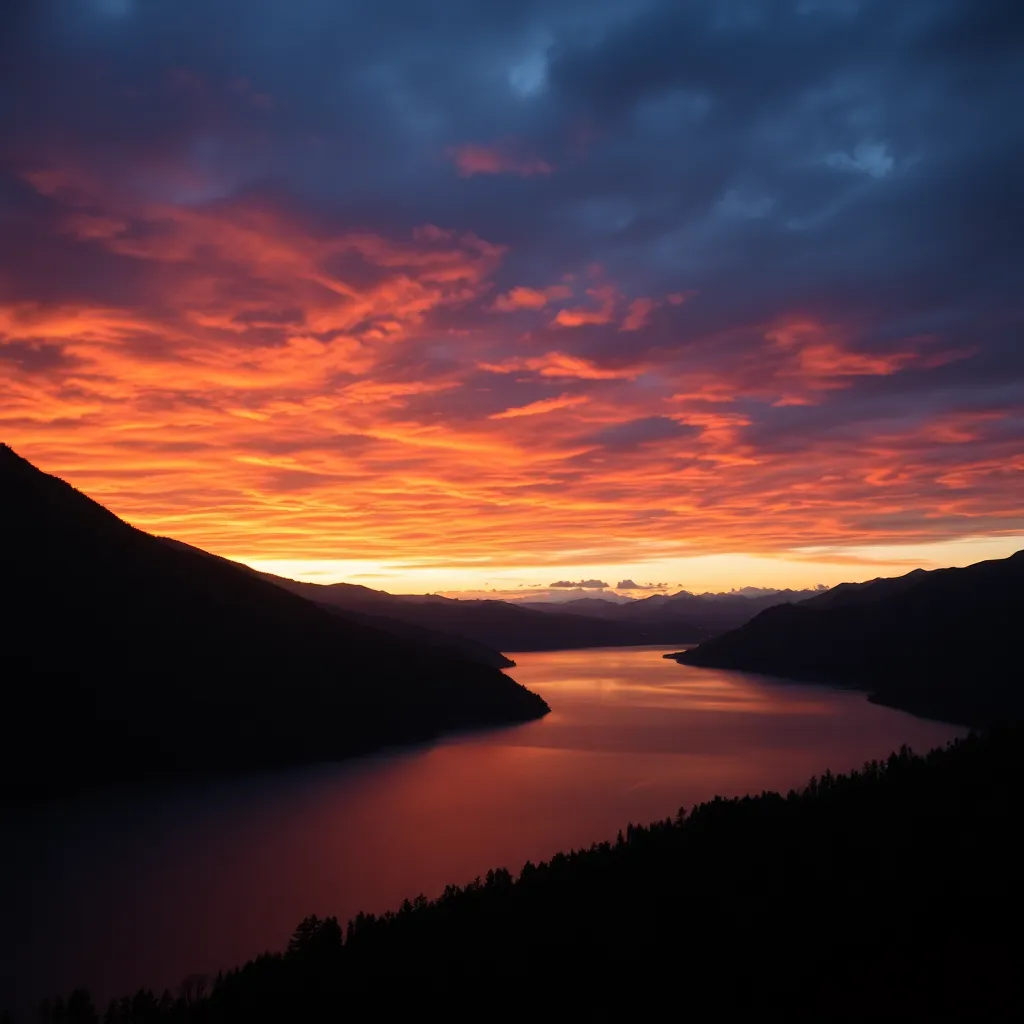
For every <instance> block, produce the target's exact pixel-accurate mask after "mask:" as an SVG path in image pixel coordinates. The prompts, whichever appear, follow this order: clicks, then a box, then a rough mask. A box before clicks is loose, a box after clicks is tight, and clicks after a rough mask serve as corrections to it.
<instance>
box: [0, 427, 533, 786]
mask: <svg viewBox="0 0 1024 1024" xmlns="http://www.w3.org/2000/svg"><path fill="white" fill-rule="evenodd" d="M0 495H2V500H0V537H2V538H3V539H2V545H0V570H2V576H0V586H2V587H3V593H4V601H3V605H4V608H5V611H4V613H3V615H2V616H0V652H2V673H0V695H2V698H3V704H4V713H3V725H4V728H3V739H2V742H0V792H3V793H8V794H11V793H25V792H33V791H51V790H61V789H66V788H69V787H73V786H78V785H87V784H91V783H95V782H108V781H124V780H128V781H134V780H136V779H139V778H141V777H145V776H152V775H164V774H178V773H182V772H206V771H210V770H221V769H237V768H242V767H253V766H258V765H273V764H281V763H287V762H294V761H300V760H317V759H330V758H336V757H341V756H346V755H350V754H356V753H362V752H366V751H370V750H375V749H379V748H380V747H382V746H388V745H392V744H398V743H407V742H414V741H420V740H424V739H428V738H430V737H433V736H435V735H437V734H438V733H441V732H444V731H447V730H452V729H462V728H468V727H477V726H484V725H498V724H505V723H511V722H521V721H525V720H528V719H531V718H537V717H539V716H541V715H543V714H544V713H546V712H547V710H548V707H547V705H546V704H545V702H544V701H543V700H542V699H541V698H540V697H538V696H537V695H536V694H534V693H531V692H530V691H529V690H527V689H526V688H525V687H522V686H520V685H519V684H518V683H516V682H515V681H513V680H512V679H510V678H508V677H507V676H505V675H504V674H503V673H501V672H500V671H498V670H497V669H496V668H495V667H493V666H492V665H488V664H484V663H483V662H486V661H491V662H494V660H495V657H496V654H497V652H493V651H480V650H475V649H474V650H475V653H476V654H478V655H480V657H479V659H478V660H470V658H469V657H467V653H473V652H470V651H468V650H467V651H462V650H459V649H458V648H459V647H460V642H452V641H450V640H447V639H446V640H445V641H444V642H438V643H435V642H433V640H434V639H435V638H434V637H433V636H432V634H431V633H430V631H429V628H428V627H420V628H419V629H417V628H415V627H409V626H408V625H406V624H399V625H398V626H397V627H392V626H389V628H387V629H383V628H380V626H379V625H378V624H377V623H375V622H373V621H371V620H370V617H369V616H348V617H346V616H343V615H340V614H337V613H332V612H328V611H326V610H325V609H324V608H322V607H318V606H317V605H316V604H314V603H312V602H310V601H308V600H305V599H303V598H302V597H299V596H297V595H295V594H291V593H288V592H287V591H286V589H285V588H283V587H281V586H276V585H274V584H272V583H270V582H268V581H267V580H263V579H259V578H258V577H256V576H255V575H254V574H253V573H252V572H251V571H250V570H246V569H244V568H242V567H240V566H237V565H235V564H234V563H231V562H227V561H225V560H224V559H219V558H215V557H212V556H207V555H205V554H202V553H200V552H197V551H195V550H194V549H188V548H187V547H185V546H180V545H172V544H168V543H166V542H164V541H163V540H161V539H159V538H156V537H152V536H150V535H149V534H146V533H143V532H142V531H140V530H136V529H134V528H133V527H131V526H129V525H128V524H126V523H124V522H122V521H121V520H120V519H118V518H117V517H116V516H114V515H113V514H112V513H110V512H108V511H107V510H106V509H104V508H103V507H102V506H100V505H98V504H96V503H95V502H93V501H91V500H90V499H89V498H87V497H85V496H84V495H82V494H80V493H79V492H78V491H76V490H74V489H73V488H72V487H70V486H69V485H68V484H66V483H64V482H63V481H61V480H58V479H57V478H55V477H52V476H47V475H46V474H44V473H42V472H40V471H39V470H37V469H36V468H35V467H33V466H32V465H31V464H30V463H28V462H26V461H25V460H23V459H21V458H20V457H19V456H17V455H16V454H15V453H14V452H13V451H12V450H11V449H10V448H8V447H7V446H3V445H0ZM461 646H462V647H464V648H467V647H468V646H469V645H467V644H465V643H461Z"/></svg>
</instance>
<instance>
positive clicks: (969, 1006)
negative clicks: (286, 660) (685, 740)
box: [36, 732, 1024, 1024]
mask: <svg viewBox="0 0 1024 1024" xmlns="http://www.w3.org/2000/svg"><path fill="white" fill-rule="evenodd" d="M1022 738H1024V737H1022V735H1021V734H1020V733H1019V732H1005V733H998V734H992V735H989V736H986V737H983V738H979V737H971V738H969V739H967V740H965V741H961V742H960V743H958V744H956V745H953V746H952V747H949V748H946V749H944V750H940V751H935V752H933V753H931V754H929V755H928V756H927V757H924V758H922V757H916V756H913V755H911V754H910V753H909V752H907V751H903V752H901V753H900V754H898V755H897V754H893V755H892V756H891V757H889V758H888V759H887V760H886V761H883V762H881V763H878V762H874V763H871V764H866V765H865V766H864V767H863V769H862V770H860V771H858V772H854V773H852V774H850V775H846V776H832V775H830V774H828V773H826V774H825V776H824V777H822V778H820V779H815V780H812V781H811V782H810V784H809V785H808V786H807V787H806V788H805V789H803V790H802V791H801V792H799V793H797V792H791V793H789V794H788V796H785V797H783V796H780V795H778V794H774V793H766V794H762V795H761V796H757V797H753V798H751V797H746V798H744V799H742V800H721V799H716V800H714V801H712V802H709V803H705V804H701V805H700V806H698V807H696V808H694V809H693V810H692V812H691V813H689V814H685V813H684V812H683V811H680V812H679V815H678V816H677V817H676V819H675V820H666V821H664V822H661V823H658V824H654V825H651V826H649V827H645V828H633V827H630V828H628V829H627V830H626V832H625V834H624V835H623V834H621V833H620V835H619V838H618V840H617V841H615V842H606V843H602V844H600V845H596V846H593V847H591V848H590V849H589V850H582V851H579V852H574V853H570V854H559V855H558V856H556V857H554V858H553V859H552V860H551V861H550V862H548V863H542V864H539V865H532V864H527V865H526V866H525V867H524V868H523V870H522V872H521V873H520V874H519V876H518V878H517V877H514V876H513V875H511V874H510V873H509V872H508V871H506V870H503V869H500V870H494V871H489V872H488V873H487V876H486V878H485V879H478V880H477V881H476V882H475V883H473V884H471V885H469V886H467V887H466V888H461V889H460V888H457V887H455V886H450V887H449V888H448V889H447V890H446V891H445V893H444V895H443V896H442V897H441V898H439V899H437V900H436V901H427V900H426V899H424V898H422V897H420V898H418V899H417V900H415V901H414V902H411V903H410V902H406V904H404V905H403V907H402V908H401V909H400V910H399V911H398V912H397V913H389V914H386V915H385V916H384V917H383V918H374V917H368V916H364V915H359V916H358V917H357V918H356V919H355V920H354V921H352V922H350V923H349V925H348V927H347V929H344V930H343V929H342V928H341V927H340V926H339V924H338V923H337V922H336V921H335V920H334V919H331V918H328V919H326V920H318V919H316V918H308V919H307V920H305V921H303V922H302V923H301V924H300V926H299V927H298V929H297V930H296V932H295V934H294V936H293V937H292V940H291V942H290V943H289V945H288V949H287V951H286V952H285V953H283V954H273V955H271V954H268V955H266V956H262V957H260V958H258V959H257V960H255V961H252V962H250V963H248V964H246V965H245V966H244V967H242V968H240V969H238V970H235V971H231V972H230V973H228V974H226V975H223V976H221V977H219V978H217V979H216V980H215V981H213V982H212V985H211V984H210V983H209V982H208V983H207V984H206V985H205V987H204V986H202V985H201V984H200V983H199V982H198V981H197V980H196V979H192V980H191V981H190V982H189V983H188V984H187V986H186V989H185V991H184V992H183V993H182V995H181V996H180V997H177V998H175V997H174V996H171V995H167V996H165V997H164V998H163V999H158V998H155V997H154V996H153V995H152V994H150V993H147V992H140V993H138V994H137V995H135V996H129V997H128V998H126V999H124V1000H122V1001H119V1002H116V1003H115V1004H114V1005H113V1006H112V1007H111V1009H110V1012H109V1013H108V1015H107V1016H106V1017H105V1018H104V1020H105V1021H107V1022H109V1024H143V1022H147V1024H148V1022H154V1024H156V1022H161V1024H162V1022H167V1024H170V1022H182V1024H185V1022H195V1024H234V1022H239V1024H241V1022H262V1021H275V1022H276V1021H337V1020H345V1019H349V1020H350V1019H352V1017H353V1014H355V1015H356V1016H363V1015H367V1016H373V1017H374V1018H376V1019H407V1016H408V1018H409V1019H412V1018H413V1017H430V1018H433V1017H435V1016H443V1017H444V1018H445V1019H447V1020H468V1019H473V1020H489V1019H495V1020H521V1019H523V1018H524V1016H528V1017H529V1018H530V1019H540V1020H549V1019H564V1020H630V1019H639V1020H646V1019H677V1018H678V1019H680V1020H735V1019H741V1020H742V1019H750V1020H761V1019H765V1020H797V1019H799V1020H851V1021H863V1020H971V1021H975V1020H1012V1019H1019V1017H1018V1014H1019V1011H1020V1009H1021V987H1020V977H1019V963H1020V954H1021V952H1022V949H1021V947H1022V940H1021V933H1020V928H1019V922H1020V912H1021V909H1022V906H1021V904H1022V895H1024V876H1022V874H1021V872H1020V870H1019V866H1020V863H1021V859H1022V857H1024V839H1022V837H1024V830H1021V829H1020V828H1019V816H1020V810H1021V793H1022V787H1024V755H1022V749H1021V740H1022ZM258 898H259V896H258V894H254V899H258ZM83 924H84V926H85V927H88V922H84V923H83ZM343 932H344V933H343ZM140 941H145V939H144V937H140ZM72 1006H74V1009H75V1012H76V1013H77V1014H78V1016H72V1015H71V1014H70V1013H69V1012H68V1011H69V1010H70V1009H71V1008H72ZM91 1010H92V1006H91V1002H90V1001H89V999H88V996H87V995H86V994H85V993H82V992H79V993H76V994H75V995H74V996H73V1000H72V1001H69V1002H67V1003H61V1004H60V1005H59V1006H51V1007H50V1008H49V1010H48V1011H47V1012H44V1013H43V1014H41V1015H40V1016H39V1017H38V1018H36V1019H38V1020H40V1021H41V1022H44V1024H45V1022H50V1021H53V1022H56V1021H62V1022H66V1021H70V1020H75V1021H79V1020H82V1021H84V1020H87V1019H92V1020H95V1017H90V1016H89V1014H90V1012H91ZM60 1013H65V1014H66V1015H65V1016H60Z"/></svg>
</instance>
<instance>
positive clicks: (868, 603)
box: [677, 551, 1024, 725]
mask: <svg viewBox="0 0 1024 1024" xmlns="http://www.w3.org/2000/svg"><path fill="white" fill-rule="evenodd" d="M1022 623H1024V551H1018V552H1017V553H1016V554H1015V555H1012V556H1011V557H1009V558H1005V559H999V560H992V561H987V562H978V563H977V564H975V565H971V566H968V567H967V568H964V569H937V570H934V571H932V572H925V571H923V570H920V569H919V570H916V571H915V572H912V573H908V574H907V575H906V576H900V577H897V578H895V579H881V580H873V581H871V582H870V583H860V584H843V585H842V586H839V587H836V588H835V589H833V590H830V591H828V592H827V593H825V594H822V595H820V596H819V597H814V598H811V599H810V600H808V601H801V602H800V603H799V604H787V605H779V606H778V607H775V608H770V609H768V610H767V611H764V612H762V613H761V614H760V615H758V616H757V617H756V618H754V619H752V620H751V621H750V622H748V623H747V624H746V625H744V626H741V627H740V628H739V629H736V630H734V631H732V632H730V633H724V634H723V635H721V636H719V637H715V638H714V639H712V640H708V641H706V642H704V643H702V644H701V645H700V646H699V647H697V648H695V649H693V650H689V651H685V652H682V653H680V654H679V655H677V658H678V660H679V661H681V662H683V663H685V664H687V665H703V666H708V667H714V668H727V669H740V670H744V671H749V672H762V673H765V674H768V675H776V676H784V677H787V678H790V679H806V680H812V681H822V682H831V683H840V684H843V685H849V686H856V687H860V688H863V689H866V690H869V691H870V693H871V695H872V698H873V699H874V700H877V701H879V702H880V703H885V704H891V705H893V706H895V707H901V708H905V709H907V710H910V711H914V712H917V713H920V714H925V715H930V716H933V717H937V718H945V719H947V720H949V721H955V722H963V723H967V724H982V725H983V724H987V723H991V722H996V721H1002V720H1005V719H1007V718H1016V717H1019V716H1020V715H1022V714H1024V658H1022V656H1021V650H1020V639H1021V634H1020V630H1021V625H1022Z"/></svg>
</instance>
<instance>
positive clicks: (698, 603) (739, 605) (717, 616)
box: [526, 588, 820, 643]
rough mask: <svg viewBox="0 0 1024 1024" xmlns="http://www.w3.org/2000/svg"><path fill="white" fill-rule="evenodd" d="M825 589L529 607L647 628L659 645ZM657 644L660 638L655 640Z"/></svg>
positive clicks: (683, 593) (656, 596)
mask: <svg viewBox="0 0 1024 1024" xmlns="http://www.w3.org/2000/svg"><path fill="white" fill-rule="evenodd" d="M818 593H820V591H817V590H763V591H758V590H753V589H751V588H748V590H747V591H732V592H731V593H722V594H691V593H690V592H689V591H686V590H681V591H679V592H678V593H676V594H653V595H651V596H650V597H644V598H640V599H639V600H636V601H628V602H625V603H620V602H613V601H608V600H605V599H603V598H600V597H581V598H577V599H576V600H574V601H566V602H565V603H561V604H552V603H550V602H548V603H545V602H540V601H531V602H529V603H528V604H527V605H526V607H528V608H531V609H534V610H536V611H544V612H548V613H551V612H552V611H555V610H557V611H558V612H560V613H562V614H564V613H565V612H569V613H571V614H573V615H586V616H589V617H591V618H598V619H602V620H604V621H605V622H613V623H617V624H620V625H623V626H633V627H639V628H642V629H644V630H645V631H646V632H647V633H648V634H653V635H657V636H658V637H664V638H665V639H659V640H658V641H657V642H658V643H674V642H675V641H674V639H673V637H674V636H676V635H678V634H681V633H683V632H685V633H686V634H687V636H686V638H685V639H684V640H681V641H680V642H689V641H691V640H699V639H704V638H706V637H709V636H711V635H713V634H716V633H722V632H724V631H725V630H728V629H736V627H737V626H741V625H743V623H744V622H749V621H750V619H752V618H753V617H754V616H755V615H757V614H758V612H761V611H764V609H766V608H771V607H773V606H774V605H777V604H786V603H788V602H792V601H802V600H804V599H806V598H810V597H813V596H815V595H816V594H818ZM651 642H652V643H653V642H655V641H651Z"/></svg>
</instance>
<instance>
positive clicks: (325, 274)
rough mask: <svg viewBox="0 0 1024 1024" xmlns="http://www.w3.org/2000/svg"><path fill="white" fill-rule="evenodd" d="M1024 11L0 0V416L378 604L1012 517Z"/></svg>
mask: <svg viewBox="0 0 1024 1024" xmlns="http://www.w3.org/2000/svg"><path fill="white" fill-rule="evenodd" d="M1022 95H1024V4H1022V3H1021V2H1020V0H899V2H896V0H693V2H686V3H684V2H682V0H545V2H538V0H475V2H469V0H433V2H429V3H428V2H424V0H374V2H373V3H369V2H363V3H354V2H342V0H293V2H289V3H282V2H271V0H216V2H213V0H5V2H3V3H2V4H0V441H4V442H6V443H8V444H10V445H11V446H12V447H13V448H14V449H15V450H16V451H17V452H18V453H19V454H21V455H23V456H24V457H26V458H28V459H30V460H31V461H32V462H34V463H35V464H36V465H38V466H39V467H40V468H41V469H44V470H46V471H47V472H51V473H56V474H58V475H59V476H61V477H63V478H64V479H66V480H68V481H69V482H70V483H72V484H74V485H75V486H76V487H78V488H80V489H81V490H83V491H85V492H86V493H88V494H89V495H90V496H92V497H94V498H95V499H96V500H98V501H100V502H102V503H103V504H105V505H106V506H107V507H109V508H110V509H112V510H113V511H114V512H116V513H117V514H118V515H120V516H122V517H124V518H125V519H127V520H128V521H130V522H131V523H133V524H135V525H137V526H139V527H142V528H143V529H146V530H149V531H151V532H155V533H159V534H164V535H169V536H173V537H176V538H178V539H181V540H184V541H188V542H189V543H192V544H196V545H198V546H200V547H203V548H206V549H208V550H211V551H214V552H217V553H219V554H223V555H227V556H229V557H233V558H238V559H241V560H244V561H247V562H250V563H251V564H257V565H259V566H260V567H262V568H268V569H270V570H272V571H276V572H280V573H282V574H284V575H290V576H296V577H300V578H304V579H311V580H317V581H320V582H326V581H333V580H347V581H350V582H354V583H362V584H365V585H368V586H373V587H378V588H381V589H387V590H392V591H412V592H424V591H440V592H467V593H480V592H492V591H493V592H495V593H507V594H510V595H512V596H520V595H524V594H531V595H537V594H544V593H551V594H554V593H566V592H569V593H575V592H574V591H572V588H571V587H568V586H564V585H563V586H561V587H556V588H554V589H553V590H552V589H550V586H551V584H553V583H560V584H579V583H581V582H588V583H589V584H590V585H589V586H588V588H587V592H588V593H592V594H596V593H600V592H601V591H600V589H599V588H598V587H597V584H598V583H604V584H607V585H608V586H609V587H610V588H615V587H616V585H617V584H619V583H627V584H634V585H635V588H634V587H632V586H626V587H623V588H621V589H620V591H619V592H620V593H625V594H628V595H632V596H642V595H643V594H644V593H648V592H650V591H649V590H647V589H644V588H651V587H657V586H659V585H660V586H665V587H670V588H671V589H673V590H674V589H677V588H678V587H680V586H682V587H686V588H687V589H694V590H707V589H715V590H718V589H729V588H731V587H740V586H744V585H757V586H787V585H791V586H809V585H814V584H817V583H825V584H832V583H836V582H839V581H841V580H844V579H866V578H870V577H873V576H878V575H891V574H896V573H900V572H905V571H907V570H908V569H910V568H913V567H915V566H919V565H923V566H925V567H933V566H936V565H950V564H966V563H968V562H971V561H976V560H978V559H979V558H984V557H996V556H1002V555H1006V554H1009V553H1011V552H1012V551H1014V550H1016V549H1017V548H1020V547H1024V337H1022V320H1024V299H1022V296H1024V242H1022V240H1024V117H1022V116H1021V110H1020V97H1021V96H1022Z"/></svg>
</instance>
